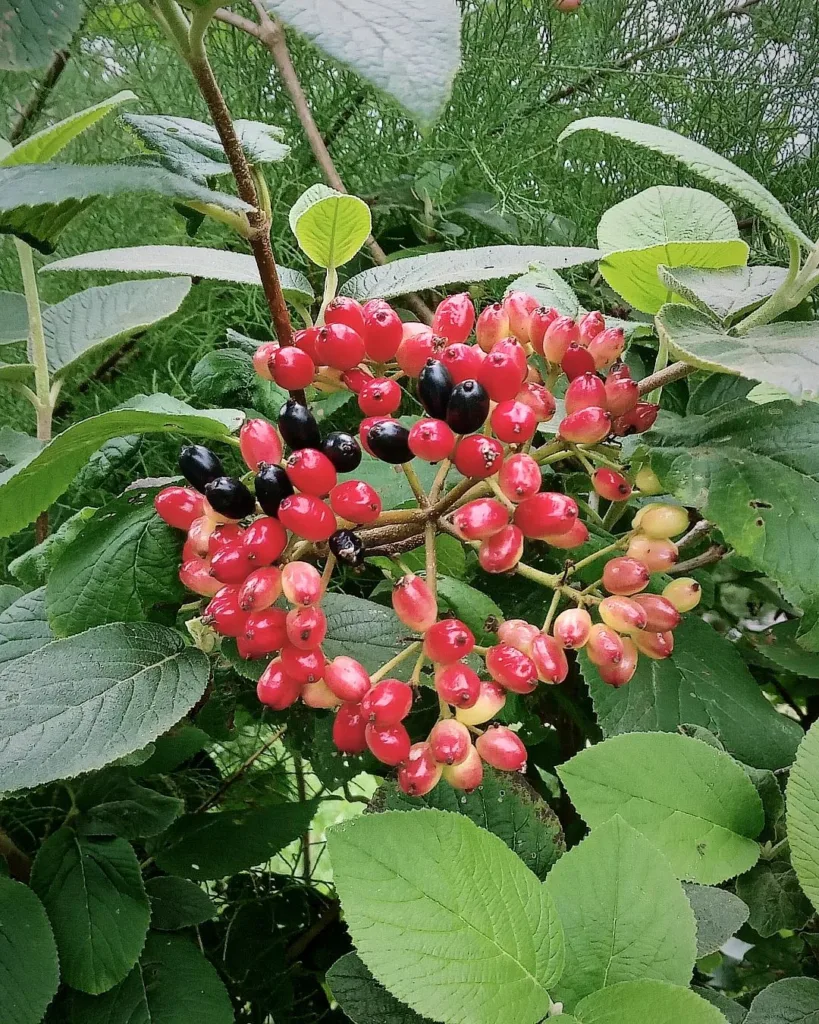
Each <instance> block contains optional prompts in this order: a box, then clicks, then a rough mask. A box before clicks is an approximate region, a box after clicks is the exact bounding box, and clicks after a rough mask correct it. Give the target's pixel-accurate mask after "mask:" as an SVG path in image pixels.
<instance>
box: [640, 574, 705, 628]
mask: <svg viewBox="0 0 819 1024" xmlns="http://www.w3.org/2000/svg"><path fill="white" fill-rule="evenodd" d="M697 586H698V587H699V584H697ZM631 600H632V601H634V602H635V603H636V604H639V605H640V607H641V608H642V609H643V611H644V612H645V613H646V623H645V626H643V627H642V628H643V629H647V630H648V631H649V632H651V633H666V632H668V630H670V629H676V628H677V626H679V624H680V621H681V619H682V616H681V615H680V613H679V611H678V610H677V608H675V607H674V605H673V604H672V602H671V601H669V599H668V598H667V597H665V596H662V597H661V596H660V595H659V594H636V595H635V596H634V597H633V598H632V599H631Z"/></svg>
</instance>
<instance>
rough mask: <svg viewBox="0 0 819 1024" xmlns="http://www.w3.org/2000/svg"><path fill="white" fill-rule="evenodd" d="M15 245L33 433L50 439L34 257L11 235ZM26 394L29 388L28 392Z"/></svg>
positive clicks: (49, 408)
mask: <svg viewBox="0 0 819 1024" xmlns="http://www.w3.org/2000/svg"><path fill="white" fill-rule="evenodd" d="M14 242H15V245H16V246H17V258H18V259H19V261H20V271H21V273H22V275H23V291H24V293H25V297H26V310H27V312H28V357H29V359H30V360H31V362H32V364H33V365H34V381H35V387H36V391H37V394H36V403H35V404H34V407H35V409H36V410H37V437H38V439H39V440H40V441H50V440H51V417H52V414H53V412H54V407H53V406H52V404H51V378H50V376H49V372H48V351H47V349H46V341H45V331H44V329H43V317H42V313H41V311H40V294H39V291H38V289H37V272H36V270H35V269H34V257H33V255H32V252H31V249H30V247H29V246H27V245H26V243H25V242H21V241H20V239H19V238H15V239H14ZM29 394H30V392H29Z"/></svg>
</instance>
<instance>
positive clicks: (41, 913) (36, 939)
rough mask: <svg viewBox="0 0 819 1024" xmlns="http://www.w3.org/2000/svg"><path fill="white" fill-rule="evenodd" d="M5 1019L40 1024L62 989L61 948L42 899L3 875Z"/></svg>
mask: <svg viewBox="0 0 819 1024" xmlns="http://www.w3.org/2000/svg"><path fill="white" fill-rule="evenodd" d="M0 921H2V926H0V932H2V942H0V977H2V979H3V983H2V985H0V1019H1V1020H2V1021H3V1024H40V1021H41V1020H42V1019H43V1014H44V1013H45V1011H46V1007H47V1006H48V1004H49V1003H50V1002H51V1000H52V999H53V997H54V995H55V994H56V992H57V986H58V985H59V983H60V970H59V966H58V964H57V947H56V945H55V943H54V934H53V933H52V931H51V925H50V924H49V923H48V918H47V917H46V913H45V910H44V909H43V905H42V903H40V901H39V900H38V899H37V897H36V895H35V894H34V893H33V892H32V891H31V889H29V887H28V886H27V885H22V884H21V883H20V882H13V881H12V880H11V879H10V878H2V877H0Z"/></svg>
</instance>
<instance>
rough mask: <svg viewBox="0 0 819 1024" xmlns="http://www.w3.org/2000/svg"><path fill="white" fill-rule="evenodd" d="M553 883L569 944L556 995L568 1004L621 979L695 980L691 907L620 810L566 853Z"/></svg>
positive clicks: (682, 982)
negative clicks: (659, 912)
mask: <svg viewBox="0 0 819 1024" xmlns="http://www.w3.org/2000/svg"><path fill="white" fill-rule="evenodd" d="M546 888H547V890H548V892H549V893H550V894H551V896H552V899H553V900H554V903H555V907H556V908H557V913H558V916H559V918H560V921H561V924H562V925H563V935H564V938H565V942H566V964H565V967H564V969H563V975H562V977H561V979H560V983H559V984H558V985H557V986H556V988H555V991H554V992H553V993H552V998H553V999H555V1000H557V1001H558V1002H562V1003H563V1004H564V1006H565V1007H566V1009H568V1010H572V1009H573V1008H574V1007H575V1006H576V1005H577V1003H578V1002H579V1001H580V1000H581V999H583V997H584V996H587V995H589V994H590V993H591V992H596V991H597V990H598V989H601V988H605V987H606V986H609V985H616V984H618V983H619V982H624V981H637V980H639V979H642V978H656V979H658V980H659V981H669V982H672V983H674V984H678V985H687V984H688V983H689V982H690V980H691V973H692V971H693V969H694V960H695V958H696V953H697V943H696V927H695V923H694V914H693V912H692V910H691V906H690V905H689V903H688V900H687V899H686V897H685V893H684V892H683V890H682V886H681V885H680V883H679V882H678V881H677V879H676V878H675V877H674V875H673V874H672V871H671V868H670V867H669V866H668V863H667V862H666V861H665V859H664V858H663V857H662V856H661V855H660V854H658V852H657V850H656V849H655V848H654V847H653V846H652V845H651V844H650V843H649V842H647V841H646V840H645V839H643V837H642V836H640V835H638V833H637V832H635V831H634V829H633V828H630V827H629V826H628V825H627V824H626V823H625V821H624V820H623V819H622V818H621V817H620V816H619V815H615V816H614V818H612V819H611V820H610V821H607V822H606V823H605V824H604V825H601V826H600V827H599V828H596V829H595V830H594V831H593V832H592V833H591V835H589V836H587V837H586V839H584V840H583V842H582V843H580V845H579V846H575V847H574V848H573V849H572V850H570V851H569V853H567V854H565V856H563V857H561V858H560V860H559V861H558V862H557V864H556V865H555V866H554V867H553V868H552V870H551V872H550V873H549V877H548V878H547V880H546ZM658 906H661V907H662V908H663V910H662V913H661V914H658V913H657V907H658Z"/></svg>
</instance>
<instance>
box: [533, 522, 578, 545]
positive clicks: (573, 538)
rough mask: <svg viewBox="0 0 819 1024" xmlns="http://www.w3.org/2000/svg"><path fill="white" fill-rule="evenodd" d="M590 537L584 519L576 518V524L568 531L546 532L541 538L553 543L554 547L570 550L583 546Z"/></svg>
mask: <svg viewBox="0 0 819 1024" xmlns="http://www.w3.org/2000/svg"><path fill="white" fill-rule="evenodd" d="M588 539H589V528H588V526H586V524H585V523H584V522H583V520H582V519H576V520H575V522H574V526H573V527H572V528H571V530H567V531H566V533H544V534H543V536H542V537H540V540H542V541H545V542H546V543H547V544H551V546H552V547H553V548H560V549H561V550H570V549H571V548H579V547H582V546H583V545H584V544H585V543H586V542H587V541H588Z"/></svg>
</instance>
